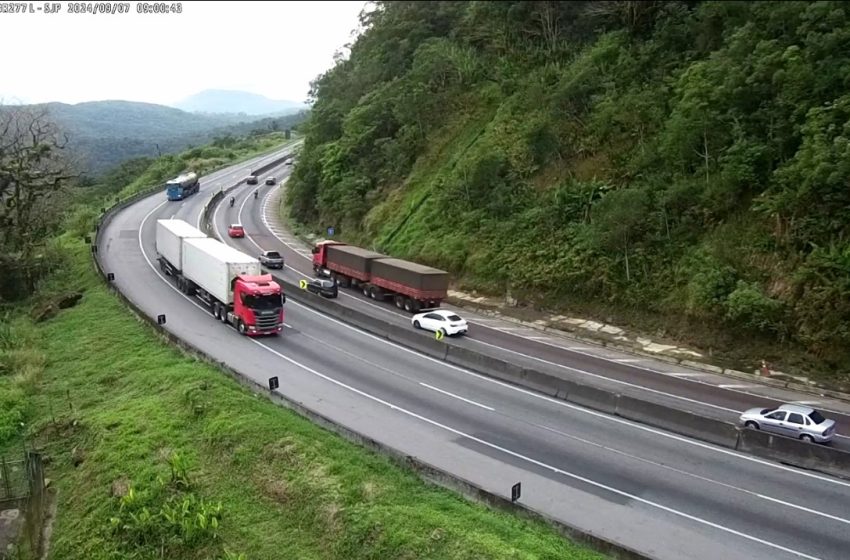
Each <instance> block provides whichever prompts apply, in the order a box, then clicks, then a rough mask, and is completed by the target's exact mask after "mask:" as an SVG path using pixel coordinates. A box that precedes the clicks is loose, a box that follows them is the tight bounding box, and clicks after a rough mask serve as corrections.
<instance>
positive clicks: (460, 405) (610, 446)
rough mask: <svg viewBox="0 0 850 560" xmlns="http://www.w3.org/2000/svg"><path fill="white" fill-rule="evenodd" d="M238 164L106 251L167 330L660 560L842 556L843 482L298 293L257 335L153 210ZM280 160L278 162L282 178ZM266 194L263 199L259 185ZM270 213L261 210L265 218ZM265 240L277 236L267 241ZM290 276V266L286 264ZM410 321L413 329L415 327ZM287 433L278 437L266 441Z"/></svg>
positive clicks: (130, 290) (241, 208)
mask: <svg viewBox="0 0 850 560" xmlns="http://www.w3.org/2000/svg"><path fill="white" fill-rule="evenodd" d="M246 171H247V168H246V167H245V166H244V164H243V166H242V167H239V166H237V168H235V169H234V170H230V171H225V172H221V173H220V174H217V175H216V176H214V177H205V178H203V179H202V191H201V193H199V194H198V195H194V196H192V197H190V198H189V199H187V200H185V201H182V202H167V201H166V200H165V195H164V193H162V194H161V195H159V194H157V195H154V196H151V197H149V198H145V199H142V200H141V201H139V202H137V203H136V204H134V205H132V206H130V207H128V208H126V209H124V210H122V211H120V212H119V213H117V214H116V216H115V217H114V219H113V220H112V221H111V222H110V223H109V224H108V225H107V226H106V227H105V228H104V230H103V231H102V237H101V241H100V246H99V248H98V251H99V254H100V256H101V259H102V262H103V266H104V269H105V271H107V272H113V273H114V274H115V279H114V284H115V285H116V287H117V288H118V289H119V290H121V291H122V293H124V294H125V295H126V296H127V297H128V298H129V299H130V300H131V301H133V302H134V304H136V305H137V306H138V307H139V308H141V309H142V310H143V312H144V313H146V314H148V315H150V316H152V317H155V316H157V315H159V314H161V313H165V314H167V323H166V324H165V325H164V328H165V329H167V330H168V331H170V332H171V333H173V334H175V335H177V336H179V337H180V338H182V339H184V340H187V341H190V342H191V343H193V344H194V345H196V346H197V347H199V348H201V349H203V350H204V351H205V352H207V353H208V354H210V355H211V356H213V357H214V358H216V359H217V360H220V361H221V362H223V363H225V364H227V365H228V366H230V367H232V368H234V369H235V370H236V371H238V372H239V373H240V374H242V375H244V376H246V377H248V378H251V379H254V380H256V381H258V382H260V383H263V384H265V383H266V381H267V379H268V377H270V376H273V375H276V376H278V377H279V378H280V389H278V391H279V392H280V393H283V394H285V395H286V396H287V397H288V398H290V399H292V400H295V401H297V402H299V403H301V404H302V405H303V406H305V407H307V408H309V409H312V410H314V411H316V412H318V413H320V414H323V415H325V416H326V417H328V418H331V419H333V420H334V421H336V422H339V423H341V424H343V425H346V426H347V427H349V428H351V429H353V430H356V431H357V432H359V433H361V434H363V435H365V436H367V437H370V438H372V439H374V440H376V441H380V442H382V443H384V444H387V445H389V446H392V447H393V448H395V449H397V450H399V451H401V452H402V453H405V454H407V455H411V456H416V457H418V458H420V459H421V460H424V461H427V462H429V463H431V464H432V465H434V466H436V467H439V468H442V469H445V470H448V471H450V472H452V473H454V474H456V475H457V476H460V477H462V478H464V479H466V480H468V481H471V482H473V483H475V484H477V485H479V486H481V487H483V488H485V489H487V490H490V491H493V492H496V493H498V494H501V495H508V496H509V495H510V487H511V485H513V484H514V483H516V482H519V481H521V482H522V487H523V495H522V498H521V501H522V502H523V503H525V504H526V505H527V506H529V507H532V508H534V509H536V510H538V511H542V512H545V513H547V514H549V515H551V516H553V517H555V518H558V519H560V520H562V521H564V522H566V523H568V524H570V525H573V526H575V527H578V528H581V529H583V530H585V531H588V532H591V533H593V534H595V535H600V536H604V537H605V538H607V539H610V540H613V541H616V542H618V543H620V544H621V545H624V546H627V547H630V548H632V549H634V550H637V551H640V552H642V553H644V554H648V555H650V556H652V557H655V558H660V559H671V560H672V559H677V560H678V559H681V558H693V559H712V560H716V558H718V557H726V558H748V559H761V558H765V559H766V558H771V559H784V558H809V559H815V558H818V559H839V558H842V559H843V558H846V557H847V550H848V545H850V533H849V532H848V528H850V514H848V508H847V504H848V503H850V484H848V483H846V482H844V481H840V480H837V479H834V478H831V477H828V476H821V475H816V474H813V473H809V472H805V471H802V470H798V469H794V468H790V467H786V466H783V465H779V464H775V463H771V462H769V461H764V460H760V459H756V458H753V457H748V456H745V455H742V454H739V453H736V452H734V451H730V450H728V449H723V448H719V447H715V446H712V445H708V444H704V443H701V442H696V441H693V440H689V439H687V438H683V437H680V436H676V435H673V434H670V433H667V432H664V431H662V430H657V429H653V428H649V427H646V426H642V425H639V424H635V423H632V422H629V421H625V420H623V419H620V418H616V417H612V416H608V415H605V414H601V413H598V412H594V411H590V410H586V409H583V408H581V407H577V406H574V405H572V404H569V403H566V402H563V401H558V400H556V399H552V398H548V397H545V396H543V395H540V394H537V393H535V392H532V391H527V390H523V389H520V388H517V387H514V386H511V385H508V384H505V383H501V382H498V381H495V380H492V379H490V378H487V377H485V376H482V375H479V374H476V373H473V372H470V371H468V370H464V369H461V368H458V367H455V366H452V365H449V364H446V363H444V362H440V361H437V360H433V359H430V358H427V357H424V356H422V355H420V354H418V353H416V352H413V351H411V350H408V349H405V348H402V347H399V346H397V345H394V344H392V343H390V342H388V341H386V340H382V339H379V338H377V337H374V336H371V335H369V334H366V333H364V332H362V331H360V330H358V329H356V328H353V327H351V326H349V325H346V324H344V323H341V322H339V321H336V320H333V319H330V318H328V317H325V316H323V315H321V314H319V313H317V312H315V311H313V310H311V309H309V308H306V307H304V306H302V305H300V304H298V303H297V302H295V301H293V300H292V299H291V298H288V299H287V304H286V328H285V329H284V332H283V333H282V335H281V336H278V337H270V338H263V339H249V338H245V337H242V336H240V335H239V334H238V333H237V332H236V331H235V330H234V329H232V328H230V327H227V326H224V325H222V324H221V323H219V322H217V321H215V319H214V318H213V316H212V314H211V313H210V312H209V311H208V310H206V309H205V308H204V307H203V306H202V305H200V304H199V303H198V302H197V301H196V300H194V299H191V298H188V297H186V296H185V295H183V294H181V293H179V292H178V291H177V289H176V287H175V286H174V283H173V281H172V279H170V278H165V277H163V276H162V275H161V273H160V272H159V270H158V267H157V266H156V262H155V259H156V251H155V240H154V239H155V235H154V231H155V223H156V219H158V218H170V217H176V218H180V219H184V220H186V221H188V222H190V223H193V224H197V222H198V220H199V217H200V213H201V209H202V207H203V204H204V203H205V202H206V200H208V199H209V197H211V196H212V194H213V193H214V192H215V190H217V188H218V187H220V186H222V187H224V186H229V184H231V183H232V181H233V179H234V178H239V177H241V176H243V175H244V174H246ZM286 171H288V169H287V168H284V169H281V170H272V171H270V172H269V174H272V175H275V176H276V177H278V178H281V176H282V175H283V174H284V173H285V172H286ZM256 188H259V189H260V192H261V193H262V195H263V196H261V197H260V198H258V199H256V200H255V199H254V198H253V196H252V194H251V193H252V191H253V190H254V189H256ZM271 190H272V187H266V186H264V185H262V178H261V184H260V186H259V187H251V186H242V187H240V188H239V189H238V190H237V191H236V192H237V204H236V206H235V207H234V208H229V207H227V205H226V204H225V205H223V206H221V207H219V208H218V209H217V211H216V213H215V220H214V223H215V225H216V227H221V225H222V224H226V223H228V222H236V221H239V220H240V219H241V221H242V222H243V225H245V227H246V230H247V231H248V232H249V233H250V234H252V239H246V240H228V241H229V242H230V241H233V242H234V243H233V244H234V245H236V246H238V247H240V248H242V249H243V250H245V251H246V252H249V253H252V254H254V253H256V251H257V248H256V247H255V246H253V243H260V244H262V243H265V242H266V241H271V240H273V239H276V238H275V237H274V236H273V235H272V234H271V233H270V232H268V231H266V232H265V233H264V232H263V231H261V230H259V229H255V228H256V227H257V226H256V225H255V224H253V223H252V222H250V221H249V219H250V216H251V215H255V216H256V215H259V210H260V209H261V208H262V206H263V205H267V204H268V198H267V197H266V196H265V195H266V194H268V193H269V192H270V191H271ZM261 221H262V220H261ZM266 248H272V247H266ZM289 273H290V274H294V273H292V272H291V271H290V272H289ZM407 328H409V326H408V327H407ZM276 437H279V436H278V435H276V434H270V435H269V438H270V440H272V439H274V438H276Z"/></svg>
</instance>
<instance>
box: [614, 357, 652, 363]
mask: <svg viewBox="0 0 850 560" xmlns="http://www.w3.org/2000/svg"><path fill="white" fill-rule="evenodd" d="M612 361H614V362H622V363H624V364H628V363H632V362H642V361H644V360H642V359H640V358H614V359H613V360H612Z"/></svg>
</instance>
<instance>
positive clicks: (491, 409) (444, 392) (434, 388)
mask: <svg viewBox="0 0 850 560" xmlns="http://www.w3.org/2000/svg"><path fill="white" fill-rule="evenodd" d="M419 384H420V385H422V386H423V387H427V388H428V389H431V390H432V391H437V392H438V393H442V394H444V395H448V396H450V397H454V398H456V399H457V400H459V401H463V402H465V403H469V404H472V405H475V406H480V407H481V408H483V409H485V410H489V411H490V412H493V411H494V410H495V409H494V408H493V407H491V406H487V405H484V404H481V403H477V402H475V401H473V400H470V399H465V398H463V397H461V396H459V395H455V394H454V393H450V392H448V391H444V390H442V389H439V388H437V387H434V386H433V385H428V384H427V383H423V382H421V381H420V382H419Z"/></svg>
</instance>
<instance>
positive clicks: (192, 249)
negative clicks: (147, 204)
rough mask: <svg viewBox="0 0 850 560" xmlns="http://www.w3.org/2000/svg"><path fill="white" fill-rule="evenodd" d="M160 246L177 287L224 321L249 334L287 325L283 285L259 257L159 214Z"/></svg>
mask: <svg viewBox="0 0 850 560" xmlns="http://www.w3.org/2000/svg"><path fill="white" fill-rule="evenodd" d="M156 251H157V260H158V261H159V265H160V268H161V269H162V271H163V272H164V273H165V274H167V275H169V276H173V277H175V278H176V279H177V288H178V289H179V290H180V291H181V292H183V293H184V294H186V295H188V296H195V297H196V298H198V299H199V300H200V301H202V302H203V303H204V304H205V305H206V306H207V307H208V308H209V309H210V311H211V312H212V314H213V316H214V317H215V318H216V319H218V320H219V321H221V322H222V323H225V324H230V325H233V326H234V327H235V328H236V329H237V330H238V331H239V332H240V333H241V334H243V335H248V336H259V335H277V334H278V333H280V332H281V331H282V330H283V317H284V314H283V304H284V302H285V301H286V298H285V296H284V295H283V291H282V290H281V287H280V285H279V284H278V283H277V282H275V281H274V280H273V278H272V276H271V275H270V274H263V272H262V268H261V266H260V261H259V260H257V259H255V258H253V257H251V256H248V255H246V254H245V253H242V252H240V251H238V250H237V249H234V248H233V247H230V246H228V245H225V244H224V243H222V242H220V241H219V240H217V239H213V238H211V237H207V235H206V234H204V233H203V232H201V231H200V230H198V229H196V228H195V227H194V226H191V225H190V224H187V223H186V222H184V221H182V220H157V223H156Z"/></svg>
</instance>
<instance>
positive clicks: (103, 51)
mask: <svg viewBox="0 0 850 560" xmlns="http://www.w3.org/2000/svg"><path fill="white" fill-rule="evenodd" d="M94 3H96V2H94ZM32 4H33V6H42V5H44V2H33V3H32ZM57 4H58V5H59V6H61V13H52V14H50V13H43V12H41V13H38V12H36V13H32V14H31V13H17V14H14V13H13V14H9V13H0V53H3V56H2V63H0V101H2V102H4V103H10V102H22V103H42V102H47V101H62V102H65V103H78V102H80V101H97V100H104V99H123V100H129V101H145V102H150V103H161V104H164V105H168V104H172V103H175V102H177V101H179V100H181V99H183V98H185V97H187V96H189V95H192V94H193V93H197V92H199V91H202V90H205V89H237V90H244V91H250V92H253V93H259V94H262V95H265V96H267V97H270V98H272V99H285V100H290V101H304V100H305V99H306V97H307V92H308V90H309V83H310V81H311V80H312V79H313V78H315V77H316V76H317V75H319V74H321V73H322V72H324V71H325V70H327V69H328V68H330V67H332V66H333V55H334V52H335V51H337V50H338V49H340V48H342V47H343V46H344V45H346V44H348V43H351V42H353V36H352V32H353V31H355V30H356V29H357V28H358V27H359V22H358V18H357V16H358V14H359V13H360V10H361V9H363V7H364V5H365V2H363V1H352V2H297V1H295V2H294V1H290V2H194V1H193V2H187V1H184V2H179V3H178V2H166V3H165V4H166V5H169V6H175V5H177V4H181V5H182V10H183V13H182V14H139V13H137V12H136V9H137V4H139V3H138V2H130V3H129V4H130V13H125V14H100V13H98V14H89V13H85V14H80V13H68V12H67V9H68V6H69V4H71V3H70V2H58V3H57ZM87 4H92V2H87ZM109 4H116V3H115V2H110V3H109Z"/></svg>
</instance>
